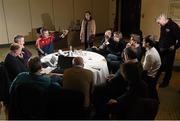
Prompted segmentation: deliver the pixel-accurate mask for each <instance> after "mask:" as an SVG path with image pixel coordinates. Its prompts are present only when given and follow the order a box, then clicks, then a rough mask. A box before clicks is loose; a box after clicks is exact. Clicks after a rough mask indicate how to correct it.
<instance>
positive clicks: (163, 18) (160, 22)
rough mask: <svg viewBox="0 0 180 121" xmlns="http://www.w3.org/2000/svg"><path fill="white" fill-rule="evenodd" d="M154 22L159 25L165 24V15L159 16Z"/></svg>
mask: <svg viewBox="0 0 180 121" xmlns="http://www.w3.org/2000/svg"><path fill="white" fill-rule="evenodd" d="M156 22H157V23H158V24H159V25H160V26H164V25H165V24H166V18H165V17H160V18H158V19H157V20H156Z"/></svg>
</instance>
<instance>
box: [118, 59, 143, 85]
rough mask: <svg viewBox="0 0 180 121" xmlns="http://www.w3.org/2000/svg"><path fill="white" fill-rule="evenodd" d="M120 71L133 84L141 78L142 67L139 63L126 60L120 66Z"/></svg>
mask: <svg viewBox="0 0 180 121" xmlns="http://www.w3.org/2000/svg"><path fill="white" fill-rule="evenodd" d="M120 68H121V72H122V74H123V75H124V77H125V80H127V81H128V82H129V83H130V84H135V83H136V82H138V81H141V79H142V72H143V68H142V65H141V64H140V63H133V62H127V63H123V64H122V65H121V66H120Z"/></svg>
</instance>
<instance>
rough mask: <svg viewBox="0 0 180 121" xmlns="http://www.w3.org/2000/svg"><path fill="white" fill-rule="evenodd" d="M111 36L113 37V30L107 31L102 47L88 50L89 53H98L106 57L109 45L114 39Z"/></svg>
mask: <svg viewBox="0 0 180 121" xmlns="http://www.w3.org/2000/svg"><path fill="white" fill-rule="evenodd" d="M111 35H112V32H111V30H106V31H105V33H104V38H103V39H102V41H101V43H100V46H99V47H96V46H93V47H91V48H88V49H87V51H92V52H97V53H99V54H101V55H103V56H106V55H107V54H108V53H109V52H108V51H107V46H108V44H109V41H110V40H111V39H112V38H111Z"/></svg>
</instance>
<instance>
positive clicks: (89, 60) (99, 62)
mask: <svg viewBox="0 0 180 121" xmlns="http://www.w3.org/2000/svg"><path fill="white" fill-rule="evenodd" d="M62 53H63V54H64V55H66V54H65V53H67V51H64V52H62ZM52 56H54V57H55V58H56V62H55V64H54V65H57V60H58V53H52V54H49V55H46V56H44V57H43V58H41V62H49V61H50V59H51V58H52ZM72 56H73V57H77V56H81V57H82V58H83V59H84V68H86V69H89V70H91V71H92V72H93V75H94V84H95V85H98V84H101V83H104V82H105V80H106V77H107V76H108V75H109V71H108V67H107V62H106V59H105V58H104V57H103V56H102V55H100V54H97V53H94V52H89V51H79V52H77V51H76V52H74V53H73V55H72ZM54 68H55V67H54ZM54 68H53V67H48V68H46V69H43V71H44V72H45V73H49V72H50V71H51V70H53V69H54Z"/></svg>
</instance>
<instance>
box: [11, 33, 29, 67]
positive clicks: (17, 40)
mask: <svg viewBox="0 0 180 121" xmlns="http://www.w3.org/2000/svg"><path fill="white" fill-rule="evenodd" d="M14 42H15V43H17V44H19V45H20V46H21V47H22V52H21V53H22V54H21V55H22V57H21V58H20V59H21V60H22V62H23V63H24V64H25V65H26V66H27V62H28V60H29V58H30V57H31V56H32V53H31V52H30V51H29V50H28V49H27V48H26V47H25V46H24V44H25V42H24V36H22V35H17V36H15V37H14Z"/></svg>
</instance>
